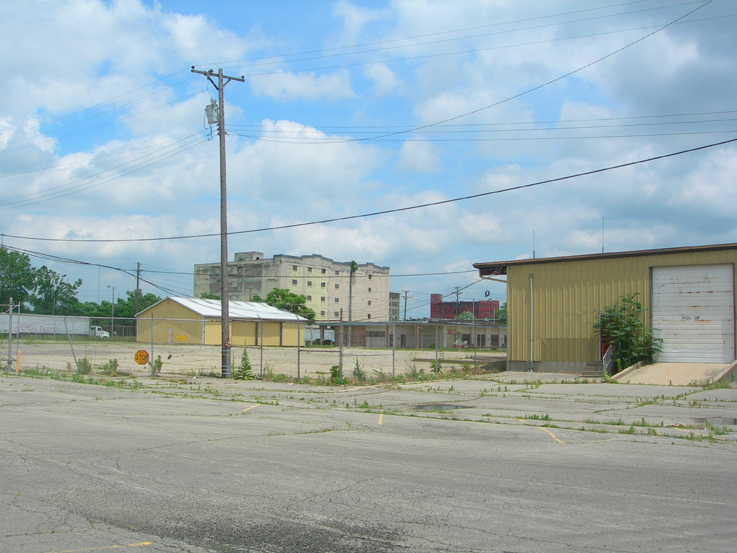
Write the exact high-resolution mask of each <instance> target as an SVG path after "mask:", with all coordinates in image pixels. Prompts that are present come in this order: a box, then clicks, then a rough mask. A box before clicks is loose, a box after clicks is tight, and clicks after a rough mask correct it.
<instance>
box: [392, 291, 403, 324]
mask: <svg viewBox="0 0 737 553" xmlns="http://www.w3.org/2000/svg"><path fill="white" fill-rule="evenodd" d="M401 297H402V296H401V294H400V293H399V292H389V320H390V321H398V320H399V314H400V306H399V302H400V300H401Z"/></svg>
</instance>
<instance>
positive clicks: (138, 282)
mask: <svg viewBox="0 0 737 553" xmlns="http://www.w3.org/2000/svg"><path fill="white" fill-rule="evenodd" d="M140 295H141V262H140V261H139V262H138V263H136V312H135V314H136V315H138V297H139V296H140Z"/></svg>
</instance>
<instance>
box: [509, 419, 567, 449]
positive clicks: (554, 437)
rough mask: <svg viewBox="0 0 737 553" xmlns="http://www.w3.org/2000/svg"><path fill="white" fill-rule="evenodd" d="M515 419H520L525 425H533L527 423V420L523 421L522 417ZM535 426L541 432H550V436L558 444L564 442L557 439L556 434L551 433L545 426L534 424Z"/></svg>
mask: <svg viewBox="0 0 737 553" xmlns="http://www.w3.org/2000/svg"><path fill="white" fill-rule="evenodd" d="M517 420H518V421H520V422H521V423H522V424H524V425H525V426H533V425H531V424H528V423H527V421H523V420H522V419H517ZM535 428H539V429H540V430H542V431H543V432H547V433H548V434H550V437H551V438H553V439H554V440H555V441H556V442H558V443H559V444H562V443H564V442H562V441H561V440H559V439H558V437H557V436H556V435H555V434H553V433H552V432H551V431H550V430H548V429H547V428H543V427H542V426H535Z"/></svg>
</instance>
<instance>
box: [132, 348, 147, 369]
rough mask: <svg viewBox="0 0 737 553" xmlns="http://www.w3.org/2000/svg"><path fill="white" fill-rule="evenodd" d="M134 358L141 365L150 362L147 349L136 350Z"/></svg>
mask: <svg viewBox="0 0 737 553" xmlns="http://www.w3.org/2000/svg"><path fill="white" fill-rule="evenodd" d="M134 359H135V360H136V363H138V364H139V365H145V364H146V363H148V352H147V351H146V350H145V349H139V350H138V351H137V352H136V355H135V357H134Z"/></svg>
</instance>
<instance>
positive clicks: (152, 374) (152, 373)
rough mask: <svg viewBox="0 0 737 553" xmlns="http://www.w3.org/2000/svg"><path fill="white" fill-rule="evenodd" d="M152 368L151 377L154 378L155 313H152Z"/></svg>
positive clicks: (150, 359)
mask: <svg viewBox="0 0 737 553" xmlns="http://www.w3.org/2000/svg"><path fill="white" fill-rule="evenodd" d="M148 361H149V365H150V366H151V376H154V313H153V311H152V312H151V357H149V359H148Z"/></svg>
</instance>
